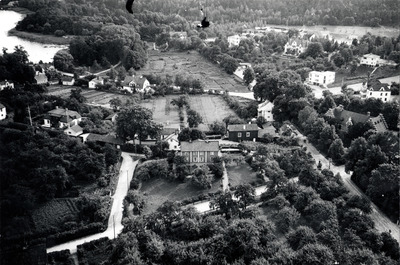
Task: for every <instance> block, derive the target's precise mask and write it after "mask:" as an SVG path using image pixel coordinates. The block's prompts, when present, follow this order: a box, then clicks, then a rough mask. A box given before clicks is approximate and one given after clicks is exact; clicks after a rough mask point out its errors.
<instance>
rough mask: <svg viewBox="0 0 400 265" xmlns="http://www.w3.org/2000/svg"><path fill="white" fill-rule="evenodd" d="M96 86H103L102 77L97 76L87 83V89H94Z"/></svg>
mask: <svg viewBox="0 0 400 265" xmlns="http://www.w3.org/2000/svg"><path fill="white" fill-rule="evenodd" d="M97 85H104V79H103V77H101V76H97V77H96V78H93V79H92V80H90V81H89V88H96V86H97Z"/></svg>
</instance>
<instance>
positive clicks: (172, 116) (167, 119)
mask: <svg viewBox="0 0 400 265" xmlns="http://www.w3.org/2000/svg"><path fill="white" fill-rule="evenodd" d="M173 98H176V96H165V97H159V98H154V99H147V100H142V101H141V102H140V105H141V106H142V107H145V108H148V109H150V110H151V111H152V112H153V119H154V121H156V122H160V123H163V124H164V125H166V124H179V113H178V108H177V107H176V106H174V105H172V104H171V100H172V99H173Z"/></svg>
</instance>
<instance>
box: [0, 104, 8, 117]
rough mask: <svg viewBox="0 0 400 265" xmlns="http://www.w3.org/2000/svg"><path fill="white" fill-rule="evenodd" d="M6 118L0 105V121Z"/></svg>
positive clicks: (5, 111) (5, 113)
mask: <svg viewBox="0 0 400 265" xmlns="http://www.w3.org/2000/svg"><path fill="white" fill-rule="evenodd" d="M6 117H7V110H6V107H5V106H4V105H3V104H1V103H0V121H1V120H4V119H5V118H6Z"/></svg>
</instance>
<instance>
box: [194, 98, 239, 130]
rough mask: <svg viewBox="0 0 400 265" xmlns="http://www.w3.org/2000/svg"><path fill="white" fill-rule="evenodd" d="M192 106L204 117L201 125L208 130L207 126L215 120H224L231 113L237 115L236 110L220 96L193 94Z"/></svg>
mask: <svg viewBox="0 0 400 265" xmlns="http://www.w3.org/2000/svg"><path fill="white" fill-rule="evenodd" d="M190 107H191V109H193V110H195V111H197V112H198V113H200V115H201V117H203V125H202V126H199V127H200V129H204V130H207V131H208V130H209V128H206V127H205V126H207V127H209V125H210V124H212V123H214V122H215V121H222V119H223V118H225V117H227V116H229V115H233V116H236V114H235V112H234V111H233V110H231V109H230V108H229V107H228V105H227V104H226V103H225V101H224V100H223V99H222V98H221V97H220V96H214V95H191V96H190ZM202 127H204V128H202Z"/></svg>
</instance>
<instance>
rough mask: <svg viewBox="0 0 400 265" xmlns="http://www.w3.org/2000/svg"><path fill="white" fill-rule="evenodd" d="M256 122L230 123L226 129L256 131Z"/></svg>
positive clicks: (231, 130)
mask: <svg viewBox="0 0 400 265" xmlns="http://www.w3.org/2000/svg"><path fill="white" fill-rule="evenodd" d="M258 130H259V128H258V126H257V124H230V125H228V131H230V132H243V131H258Z"/></svg>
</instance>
